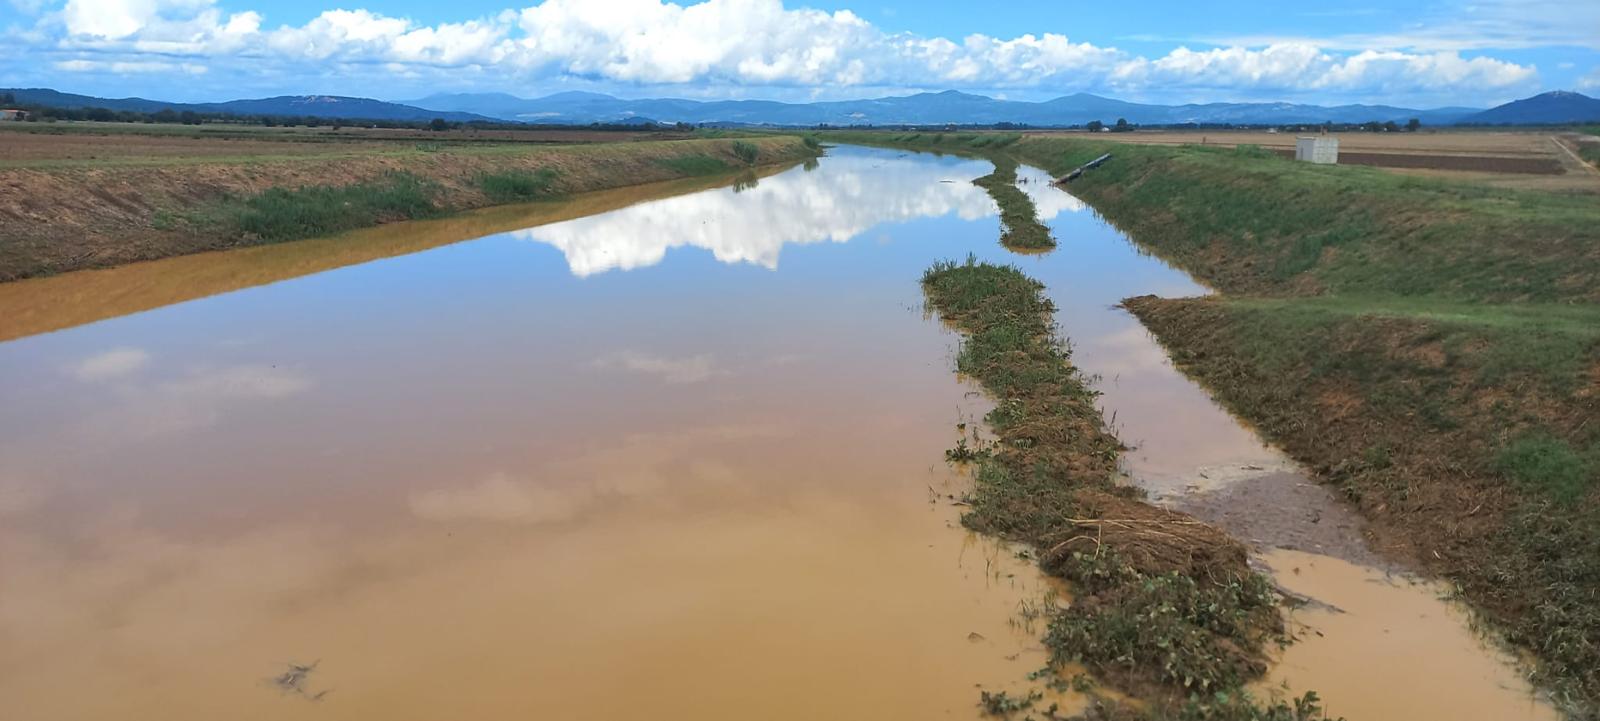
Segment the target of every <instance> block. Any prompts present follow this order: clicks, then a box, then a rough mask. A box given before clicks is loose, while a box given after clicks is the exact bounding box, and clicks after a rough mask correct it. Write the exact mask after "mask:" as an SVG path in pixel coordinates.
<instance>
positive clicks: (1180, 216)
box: [823, 132, 1600, 718]
mask: <svg viewBox="0 0 1600 721" xmlns="http://www.w3.org/2000/svg"><path fill="white" fill-rule="evenodd" d="M1013 136H1015V134H1011V136H1000V137H1007V138H1010V137H1013ZM823 138H824V139H825V140H828V141H830V142H851V143H860V144H867V145H883V146H889V147H898V148H903V149H911V150H922V151H933V152H955V153H959V154H964V155H974V154H976V155H982V154H983V153H984V150H983V149H984V147H985V146H992V145H994V144H996V143H997V142H1001V141H999V140H996V139H995V138H996V135H995V134H988V135H984V134H973V133H963V134H957V133H892V132H889V133H884V132H844V133H831V134H824V135H823ZM1004 142H1005V145H1006V147H1007V152H1008V153H1009V154H1011V155H1013V156H1014V157H1016V158H1018V159H1020V160H1022V161H1024V162H1028V163H1030V164H1033V165H1037V166H1039V167H1041V168H1044V169H1045V170H1047V171H1049V172H1051V173H1053V174H1056V175H1060V174H1063V173H1065V172H1067V171H1069V170H1071V169H1072V168H1074V167H1077V166H1078V165H1080V164H1081V163H1083V162H1087V161H1088V160H1090V159H1092V158H1094V157H1097V156H1098V155H1100V154H1102V153H1105V152H1110V153H1113V155H1114V156H1115V157H1114V158H1113V160H1112V161H1111V163H1109V164H1108V166H1107V167H1108V168H1111V170H1109V171H1105V170H1095V171H1091V172H1089V173H1086V174H1085V175H1084V176H1083V177H1082V178H1080V179H1079V180H1077V181H1076V182H1074V183H1073V184H1072V185H1071V186H1070V189H1071V191H1072V192H1073V194H1074V195H1076V196H1078V197H1079V198H1081V199H1083V200H1085V201H1087V202H1088V203H1090V205H1091V206H1092V207H1093V208H1094V209H1095V210H1096V212H1098V213H1100V214H1101V215H1102V216H1103V217H1105V218H1106V219H1107V220H1108V221H1110V222H1112V223H1114V224H1116V225H1117V226H1118V227H1119V228H1121V229H1122V230H1123V231H1124V232H1125V233H1127V234H1128V235H1129V237H1130V238H1132V239H1133V240H1134V241H1135V242H1137V243H1138V244H1139V245H1140V246H1141V247H1143V248H1145V249H1147V250H1149V251H1151V252H1153V253H1155V254H1156V255H1158V256H1159V257H1161V258H1162V259H1164V260H1166V261H1168V262H1171V263H1173V264H1174V265H1176V266H1178V267H1180V268H1183V269H1184V270H1186V271H1188V272H1190V273H1191V274H1193V275H1195V276H1196V277H1198V278H1199V279H1200V280H1202V281H1203V282H1206V283H1207V284H1209V285H1211V286H1212V287H1214V288H1217V289H1219V290H1222V291H1223V292H1224V294H1225V295H1223V296H1221V297H1219V298H1212V299H1183V300H1164V299H1157V298H1140V299H1129V300H1128V301H1127V303H1126V306H1127V307H1128V308H1129V309H1130V310H1131V311H1132V312H1133V313H1134V314H1135V315H1136V316H1137V317H1139V318H1140V320H1141V321H1142V322H1145V323H1146V326H1147V328H1150V329H1151V330H1152V332H1153V333H1155V334H1156V335H1157V336H1158V340H1160V342H1161V343H1162V344H1163V345H1164V346H1165V347H1166V348H1167V349H1168V351H1169V354H1170V355H1171V356H1173V357H1174V358H1175V360H1176V361H1177V362H1178V363H1179V365H1180V367H1181V368H1183V369H1184V370H1185V371H1186V372H1187V373H1189V374H1191V376H1192V377H1196V378H1197V379H1198V380H1200V381H1201V382H1202V384H1203V385H1205V386H1206V387H1207V388H1208V389H1209V390H1210V391H1211V392H1212V393H1214V394H1216V395H1217V397H1218V399H1219V401H1221V402H1222V403H1223V404H1224V405H1225V406H1226V407H1228V408H1229V409H1230V410H1232V411H1233V412H1234V413H1236V414H1238V415H1239V416H1240V417H1242V418H1244V419H1246V420H1248V421H1249V422H1251V423H1252V424H1253V425H1255V426H1256V427H1258V428H1261V429H1263V434H1264V435H1265V436H1266V437H1267V438H1268V439H1269V440H1270V441H1272V442H1273V443H1275V444H1279V445H1280V446H1283V447H1284V449H1285V450H1286V451H1287V452H1288V453H1289V454H1290V455H1291V456H1292V457H1294V458H1295V459H1296V460H1297V461H1298V462H1300V463H1302V464H1304V465H1305V466H1307V467H1308V469H1310V470H1311V471H1312V472H1313V473H1314V474H1315V476H1316V477H1317V478H1318V480H1320V481H1322V482H1324V483H1329V484H1331V485H1334V486H1335V487H1337V488H1339V490H1341V491H1342V492H1343V493H1344V495H1345V496H1346V497H1347V498H1349V499H1350V500H1351V501H1352V502H1353V503H1354V505H1355V506H1356V507H1357V508H1358V509H1359V510H1360V511H1361V512H1362V514H1363V515H1364V516H1365V517H1366V518H1367V519H1368V520H1369V522H1370V523H1369V530H1370V531H1372V532H1373V533H1374V534H1375V536H1376V540H1377V545H1378V546H1379V548H1378V550H1380V551H1382V552H1384V553H1385V554H1386V555H1389V556H1391V557H1395V558H1399V559H1404V560H1405V561H1407V565H1409V566H1410V567H1412V568H1418V569H1422V570H1424V571H1426V572H1428V573H1430V574H1432V575H1435V576H1439V577H1443V578H1446V579H1449V580H1450V581H1451V582H1453V584H1454V585H1455V587H1456V588H1457V589H1458V591H1459V592H1460V594H1461V596H1462V598H1463V599H1464V600H1466V601H1467V602H1468V604H1469V605H1470V606H1471V607H1472V608H1473V610H1474V611H1475V612H1476V616H1477V617H1478V619H1479V620H1482V621H1485V622H1486V623H1485V625H1486V627H1487V628H1488V629H1489V630H1491V631H1492V632H1493V634H1494V635H1495V636H1496V637H1497V638H1499V639H1503V640H1505V641H1508V642H1509V643H1510V644H1511V645H1512V646H1513V647H1515V648H1517V649H1519V650H1521V651H1524V652H1526V653H1525V655H1524V658H1530V659H1531V660H1532V661H1534V663H1533V664H1532V666H1533V670H1532V671H1533V673H1532V676H1533V680H1534V681H1535V682H1536V683H1537V684H1538V685H1539V686H1541V687H1542V688H1543V689H1544V690H1546V691H1548V692H1550V693H1551V694H1552V696H1553V697H1554V700H1555V702H1556V703H1557V705H1558V706H1559V707H1560V708H1561V709H1562V710H1563V712H1564V713H1566V714H1568V715H1569V716H1570V717H1572V718H1597V717H1600V716H1596V714H1597V713H1600V676H1597V675H1596V674H1595V673H1594V669H1596V668H1600V510H1596V509H1597V506H1600V504H1596V503H1594V500H1593V499H1594V497H1595V494H1596V491H1597V490H1600V483H1597V482H1595V480H1594V477H1595V476H1597V475H1600V342H1588V341H1586V340H1585V338H1586V337H1585V336H1574V335H1573V332H1572V328H1581V327H1583V326H1585V325H1591V326H1595V327H1600V313H1596V311H1600V308H1597V307H1596V306H1595V305H1594V302H1595V301H1596V299H1597V298H1600V282H1596V281H1595V278H1596V277H1597V275H1596V273H1597V269H1600V262H1597V260H1600V254H1597V253H1595V252H1594V250H1595V249H1596V248H1600V235H1597V233H1600V208H1595V207H1593V206H1592V205H1589V204H1584V203H1583V202H1582V199H1579V198H1575V197H1569V196H1563V195H1559V194H1550V193H1537V192H1534V191H1501V190H1488V189H1483V188H1478V187H1474V186H1471V185H1469V184H1466V183H1450V182H1444V181H1422V180H1416V179H1407V178H1403V177H1398V176H1392V175H1385V174H1383V171H1378V170H1373V169H1365V168H1343V167H1335V168H1324V169H1319V168H1316V167H1311V166H1309V165H1307V164H1294V163H1292V162H1291V161H1285V160H1281V159H1277V158H1273V157H1267V156H1265V155H1263V154H1260V153H1256V152H1253V149H1251V148H1241V149H1237V150H1221V149H1215V148H1199V147H1172V148H1168V147H1160V148H1157V147H1152V146H1135V145H1127V144H1118V143H1115V142H1114V141H1107V140H1102V139H1098V138H1092V137H1085V138H1083V139H1071V138H1037V137H1024V138H1015V139H1010V140H1007V141H1004ZM1366 183H1371V184H1373V185H1374V186H1375V189H1373V190H1368V189H1366V188H1364V184H1366ZM1435 210H1437V211H1440V212H1433V213H1431V214H1430V212H1431V211H1435ZM1523 221H1528V222H1523ZM1512 240H1514V241H1518V242H1507V241H1512ZM1490 243H1492V245H1490ZM1362 244H1366V246H1367V247H1371V246H1379V247H1380V250H1378V251H1376V252H1374V253H1373V256H1372V257H1371V258H1367V259H1365V261H1364V262H1352V261H1350V258H1349V256H1352V255H1355V254H1354V253H1352V252H1350V250H1351V248H1355V249H1361V248H1362ZM1406 250H1414V251H1416V254H1415V255H1414V256H1405V255H1404V254H1403V253H1401V254H1400V255H1394V256H1390V255H1385V254H1386V253H1391V252H1400V251H1406ZM1522 252H1525V254H1524V255H1523V256H1520V257H1519V256H1517V254H1518V253H1522ZM1341 253H1343V254H1344V256H1346V257H1344V258H1341ZM1474 256H1481V257H1474ZM1502 258H1510V262H1508V263H1501V262H1500V260H1501V259H1502ZM1382 259H1387V260H1388V261H1390V262H1388V263H1387V264H1385V263H1379V262H1378V261H1379V260H1382ZM1402 259H1406V260H1404V261H1403V262H1402ZM1356 260H1357V261H1363V259H1362V258H1359V257H1358V258H1356ZM1341 261H1342V262H1341ZM1390 265H1392V267H1388V266H1390ZM1407 274H1409V275H1411V276H1414V277H1411V278H1407V277H1404V276H1406V275H1407ZM1374 289H1379V290H1386V293H1374V292H1373V291H1374ZM1397 293H1398V295H1396V294H1397ZM1247 307H1249V308H1252V309H1253V310H1255V312H1254V313H1253V314H1250V315H1247V314H1243V313H1239V312H1230V311H1231V310H1240V309H1244V308H1247ZM1202 310H1203V311H1205V312H1200V311H1202ZM1542 312H1547V314H1548V315H1551V316H1560V317H1559V318H1558V320H1561V321H1562V322H1563V323H1565V325H1562V324H1560V323H1554V324H1549V325H1548V326H1545V325H1541V324H1539V323H1538V322H1537V321H1532V322H1530V321H1529V320H1527V319H1528V318H1531V317H1532V316H1535V315H1540V314H1542ZM1319 314H1321V315H1323V316H1325V317H1324V318H1323V319H1322V320H1321V321H1320V323H1321V325H1322V326H1323V327H1324V328H1326V329H1327V330H1314V331H1313V332H1310V333H1307V329H1308V327H1313V328H1314V327H1315V326H1316V325H1317V323H1315V322H1309V321H1305V319H1306V318H1308V317H1312V316H1317V315H1319ZM1565 316H1578V317H1577V318H1576V319H1572V318H1566V317H1565ZM1505 318H1511V320H1510V321H1507V320H1504V319H1505ZM1587 318H1593V319H1594V321H1595V322H1593V323H1584V322H1583V321H1584V320H1585V319H1587ZM1264 319H1279V320H1282V319H1295V320H1296V322H1293V323H1272V322H1264ZM1463 319H1466V321H1469V322H1464V321H1463ZM1374 322H1377V323H1388V324H1399V325H1401V326H1405V329H1404V330H1403V331H1399V332H1398V333H1399V334H1398V335H1397V336H1395V337H1393V338H1391V340H1397V341H1400V342H1398V343H1391V344H1390V345H1389V347H1386V348H1382V349H1375V348H1372V347H1369V346H1368V347H1364V346H1361V345H1360V339H1362V338H1363V326H1364V325H1370V324H1372V323H1374ZM1508 324H1509V325H1508ZM1463 325H1475V326H1476V327H1477V330H1476V332H1475V333H1460V332H1458V331H1459V329H1460V328H1461V327H1463ZM1497 325H1498V326H1499V328H1498V329H1496V326H1497ZM1335 326H1337V327H1338V328H1341V329H1343V331H1344V332H1334V329H1335ZM1491 330H1497V332H1490V331H1491ZM1224 338H1227V339H1229V342H1223V341H1222V340H1221V339H1224ZM1442 338H1455V340H1452V341H1451V342H1452V343H1453V344H1454V347H1448V348H1447V347H1445V345H1444V343H1443V342H1441V339H1442ZM1530 343H1531V344H1532V345H1533V346H1535V347H1538V348H1541V349H1543V350H1545V351H1546V352H1545V353H1543V354H1540V353H1533V354H1528V353H1525V351H1524V349H1526V348H1527V347H1528V346H1529V345H1530ZM1585 343H1588V345H1587V347H1585V345H1584V344H1585ZM1296 347H1298V353H1297V354H1296V355H1294V356H1293V357H1287V355H1288V354H1285V353H1284V352H1283V349H1286V348H1296ZM1463 350H1465V351H1467V352H1466V353H1463V352H1461V351H1463ZM1407 354H1411V357H1410V358H1402V359H1401V360H1402V363H1400V364H1395V363H1394V362H1393V361H1394V360H1395V359H1396V357H1400V356H1406V355H1407ZM1563 354H1565V355H1566V356H1574V355H1575V356H1576V361H1577V362H1574V363H1566V364H1555V363H1552V362H1549V361H1550V357H1552V356H1555V357H1559V356H1562V355H1563ZM1519 355H1521V356H1527V355H1533V356H1536V357H1533V358H1525V357H1524V358H1520V359H1519V357H1518V356H1519ZM1585 358H1586V359H1587V360H1588V363H1587V365H1585V363H1584V362H1583V361H1584V359H1585ZM1267 363H1276V364H1277V366H1276V371H1277V372H1279V373H1280V374H1281V375H1283V376H1285V377H1289V378H1301V379H1304V378H1308V377H1311V376H1313V375H1314V374H1316V373H1320V372H1323V371H1327V370H1330V369H1332V370H1334V371H1336V372H1342V375H1340V376H1339V381H1340V384H1339V385H1340V387H1338V388H1325V389H1323V390H1325V391H1329V392H1327V393H1324V394H1323V397H1321V398H1319V399H1318V400H1319V401H1323V402H1319V403H1307V402H1304V401H1305V400H1306V399H1307V398H1311V397H1312V396H1314V395H1316V394H1315V393H1308V389H1307V388H1306V387H1304V386H1302V385H1296V384H1294V383H1279V382H1275V381H1273V380H1272V379H1271V378H1268V377H1266V375H1264V374H1263V372H1262V369H1263V367H1265V366H1264V364H1267ZM1407 364H1409V365H1407ZM1374 365H1379V366H1384V367H1386V370H1385V373H1386V374H1387V375H1385V376H1384V377H1382V378H1378V377H1373V376H1371V375H1370V374H1369V373H1368V371H1367V370H1366V369H1369V368H1371V367H1373V366H1374ZM1489 366H1493V367H1492V368H1491V367H1489ZM1558 366H1559V367H1558ZM1341 369H1342V370H1341ZM1488 371H1493V373H1494V374H1495V377H1494V378H1492V379H1490V380H1487V381H1485V380H1484V373H1485V372H1488ZM1450 379H1453V380H1455V381H1471V383H1470V384H1469V385H1468V386H1467V387H1468V389H1469V390H1470V393H1467V394H1463V395H1456V396H1451V397H1449V398H1447V399H1443V400H1441V397H1439V396H1438V395H1431V394H1429V393H1426V392H1424V393H1418V392H1417V389H1419V388H1440V387H1441V386H1440V385H1439V383H1440V382H1441V381H1442V380H1450ZM1530 384H1536V387H1535V388H1534V390H1538V391H1540V392H1538V393H1531V392H1530V387H1529V386H1530ZM1442 387H1449V386H1448V385H1445V386H1442ZM1563 390H1564V391H1565V393H1562V392H1561V391H1563ZM1388 391H1394V392H1388ZM1244 399H1248V400H1247V401H1246V400H1244ZM1485 411H1488V412H1485ZM1418 419H1421V422H1420V423H1419V422H1418ZM1591 420H1594V421H1596V422H1593V423H1591V422H1590V421H1591ZM1452 424H1456V425H1455V427H1452ZM1585 429H1587V430H1585ZM1419 438H1420V439H1423V440H1427V441H1431V442H1429V443H1426V444H1414V445H1417V446H1418V447H1419V448H1421V449H1422V452H1418V453H1396V452H1394V451H1393V447H1394V446H1396V445H1397V443H1396V442H1397V441H1400V442H1402V443H1403V442H1406V441H1412V440H1416V439H1419ZM1546 438H1550V439H1554V440H1553V442H1542V441H1543V439H1546ZM1465 439H1471V442H1470V443H1469V442H1462V443H1459V444H1458V445H1452V444H1451V443H1450V441H1452V440H1461V441H1464V440H1465ZM1441 440H1442V441H1443V442H1439V441H1441ZM1551 449H1553V450H1551ZM1585 455H1587V460H1585V458H1584V456H1585ZM1573 459H1578V460H1573ZM1561 464H1564V465H1561ZM1552 467H1554V468H1556V469H1558V470H1560V469H1563V468H1565V469H1571V468H1578V469H1579V470H1577V471H1571V472H1568V471H1562V472H1563V473H1566V474H1567V475H1571V474H1572V473H1577V474H1583V473H1587V474H1588V475H1589V477H1590V478H1589V481H1588V483H1589V485H1588V487H1587V490H1584V489H1582V488H1580V489H1579V491H1578V493H1579V495H1583V494H1585V493H1586V494H1587V498H1588V499H1589V501H1588V502H1587V503H1586V504H1585V503H1572V502H1568V503H1565V504H1562V503H1553V502H1552V499H1551V498H1550V497H1548V494H1545V493H1541V492H1539V491H1538V489H1537V487H1538V486H1540V485H1541V484H1543V481H1542V480H1541V479H1538V478H1533V479H1523V480H1520V481H1519V480H1517V479H1515V478H1513V477H1512V476H1515V475H1518V474H1529V473H1532V474H1538V473H1542V472H1546V471H1547V469H1549V468H1552ZM1530 469H1531V470H1530ZM1463 486H1469V487H1470V489H1471V492H1466V493H1463V492H1458V491H1459V489H1460V488H1461V487H1463ZM1530 488H1531V489H1532V490H1530Z"/></svg>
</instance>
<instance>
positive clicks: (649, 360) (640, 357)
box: [590, 351, 718, 384]
mask: <svg viewBox="0 0 1600 721" xmlns="http://www.w3.org/2000/svg"><path fill="white" fill-rule="evenodd" d="M590 365H591V366H594V367H595V368H599V369H601V370H623V371H628V372H630V373H638V374H640V375H646V376H653V377H655V378H658V379H660V380H662V381H663V382H666V383H674V384H682V383H699V382H701V381H704V380H706V379H708V378H710V377H712V376H714V375H718V371H717V370H716V368H715V366H714V365H713V363H712V359H711V356H709V355H697V356H690V357H688V358H670V357H667V356H659V355H652V354H649V353H640V352H638V351H621V352H617V353H612V354H609V355H605V356H601V357H599V358H596V359H595V360H594V362H593V363H590Z"/></svg>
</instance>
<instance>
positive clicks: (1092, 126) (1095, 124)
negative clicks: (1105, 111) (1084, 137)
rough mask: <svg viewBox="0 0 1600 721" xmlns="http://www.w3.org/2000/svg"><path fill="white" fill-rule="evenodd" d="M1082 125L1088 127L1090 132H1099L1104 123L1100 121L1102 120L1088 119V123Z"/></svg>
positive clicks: (1104, 125)
mask: <svg viewBox="0 0 1600 721" xmlns="http://www.w3.org/2000/svg"><path fill="white" fill-rule="evenodd" d="M1084 127H1085V128H1088V129H1089V132H1091V133H1098V132H1100V131H1101V130H1102V129H1104V128H1105V127H1106V124H1105V123H1102V122H1100V121H1098V120H1090V121H1089V124H1088V125H1085V126H1084Z"/></svg>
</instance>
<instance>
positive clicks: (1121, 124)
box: [1111, 118, 1133, 133]
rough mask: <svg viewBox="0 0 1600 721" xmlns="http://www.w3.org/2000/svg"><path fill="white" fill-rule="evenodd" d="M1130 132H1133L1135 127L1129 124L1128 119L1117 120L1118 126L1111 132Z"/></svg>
mask: <svg viewBox="0 0 1600 721" xmlns="http://www.w3.org/2000/svg"><path fill="white" fill-rule="evenodd" d="M1130 130H1133V126H1132V125H1129V124H1128V119H1127V118H1117V126H1116V127H1114V128H1112V129H1111V132H1113V133H1126V132H1128V131H1130Z"/></svg>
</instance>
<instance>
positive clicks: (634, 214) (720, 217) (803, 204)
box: [512, 149, 1083, 278]
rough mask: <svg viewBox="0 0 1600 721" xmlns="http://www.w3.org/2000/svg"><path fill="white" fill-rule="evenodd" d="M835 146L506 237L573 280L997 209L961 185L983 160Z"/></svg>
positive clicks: (1060, 204) (760, 257)
mask: <svg viewBox="0 0 1600 721" xmlns="http://www.w3.org/2000/svg"><path fill="white" fill-rule="evenodd" d="M835 152H836V153H838V155H837V157H832V158H829V159H828V172H827V173H810V172H800V173H795V172H789V173H783V174H780V175H775V176H772V177H769V178H765V179H762V180H761V181H760V182H759V183H756V182H754V181H751V182H748V183H741V184H736V185H735V186H734V187H732V188H727V189H724V190H715V191H708V192H703V193H696V194H694V195H685V196H680V197H676V198H667V199H664V200H657V201H652V202H647V203H640V204H638V205H635V206H633V207H630V208H625V209H623V210H619V211H617V212H614V213H606V214H604V215H596V216H590V217H587V218H578V219H576V220H569V221H565V222H561V223H552V224H550V225H544V226H539V227H536V228H528V229H526V230H519V231H516V232H514V233H512V235H513V236H515V237H518V238H522V239H526V240H531V241H536V242H540V243H547V244H549V245H552V246H554V247H556V248H557V249H559V250H560V251H561V253H562V255H564V256H566V259H567V267H568V268H569V269H570V270H571V271H572V274H573V275H575V276H578V277H580V278H581V277H586V276H590V275H594V274H596V273H604V272H606V271H610V270H633V269H636V268H646V267H649V266H652V265H655V264H657V263H660V262H661V260H662V259H663V258H665V257H666V255H667V251H668V250H671V249H674V248H699V249H702V250H708V251H711V254H712V256H713V257H715V258H716V259H717V260H718V261H721V262H723V263H750V264H753V265H758V266H761V267H763V268H767V269H769V270H776V269H777V267H778V256H779V254H780V253H781V252H782V250H783V246H785V245H788V244H795V245H804V244H809V243H824V242H832V243H843V242H847V241H849V240H851V239H853V238H855V237H857V236H859V235H861V234H862V233H863V232H865V231H866V230H868V229H869V228H873V227H875V226H880V225H884V224H887V223H899V222H904V221H908V220H913V219H918V218H936V217H943V216H950V215H953V216H955V217H958V218H961V219H963V220H975V219H978V218H985V217H989V216H992V215H994V213H995V207H994V203H993V201H991V200H990V199H989V196H988V195H987V194H986V193H985V192H984V191H983V190H982V189H981V188H978V187H977V186H974V185H972V184H971V183H970V182H968V181H970V180H971V179H972V178H976V177H978V176H980V175H983V174H985V173H987V172H988V170H989V165H988V164H987V163H985V162H981V161H957V162H954V163H951V164H935V163H929V162H926V160H924V159H920V158H913V157H909V156H901V157H885V156H883V155H881V154H861V153H858V152H854V151H851V150H848V149H847V150H843V151H835ZM1035 185H1036V183H1035ZM1030 193H1037V194H1038V195H1039V196H1040V200H1041V205H1040V210H1041V212H1042V213H1046V214H1048V215H1047V216H1046V217H1052V218H1053V217H1055V215H1056V214H1058V213H1060V212H1062V211H1064V210H1074V211H1075V210H1080V209H1082V207H1083V205H1082V203H1079V202H1078V201H1077V199H1075V198H1072V196H1070V195H1067V194H1065V193H1055V194H1053V195H1047V194H1044V193H1040V192H1038V191H1037V190H1032V191H1030Z"/></svg>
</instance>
